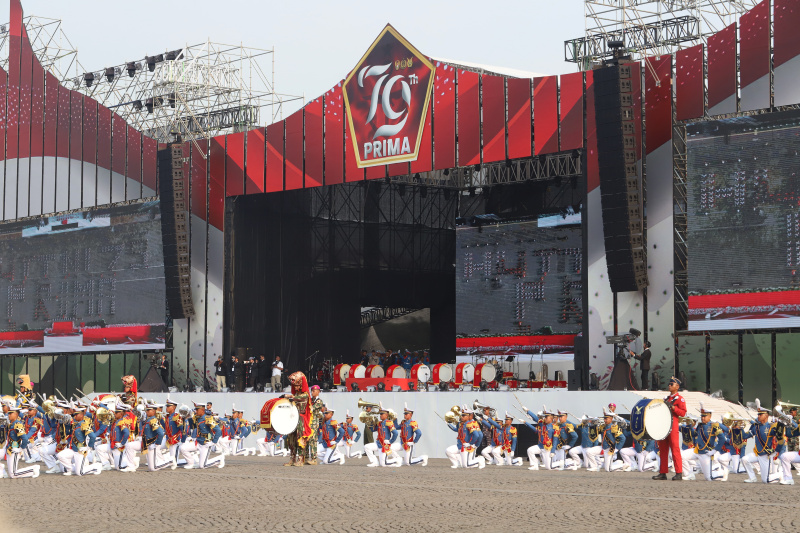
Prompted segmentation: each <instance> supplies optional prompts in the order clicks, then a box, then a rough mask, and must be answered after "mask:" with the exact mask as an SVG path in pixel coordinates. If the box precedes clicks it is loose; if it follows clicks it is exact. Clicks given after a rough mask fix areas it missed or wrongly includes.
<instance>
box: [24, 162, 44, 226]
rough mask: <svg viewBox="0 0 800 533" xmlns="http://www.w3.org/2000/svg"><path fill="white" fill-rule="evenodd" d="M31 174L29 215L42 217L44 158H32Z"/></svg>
mask: <svg viewBox="0 0 800 533" xmlns="http://www.w3.org/2000/svg"><path fill="white" fill-rule="evenodd" d="M30 161H31V162H30V165H31V174H30V186H29V189H28V198H29V201H28V214H29V215H31V216H33V215H41V214H42V167H43V165H44V161H43V158H41V157H32V158H31V160H30Z"/></svg>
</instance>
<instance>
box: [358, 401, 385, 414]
mask: <svg viewBox="0 0 800 533" xmlns="http://www.w3.org/2000/svg"><path fill="white" fill-rule="evenodd" d="M358 406H359V407H360V408H361V409H362V410H363V411H365V412H370V411H372V412H375V413H377V412H378V411H379V410H380V408H381V406H380V405H379V404H377V403H370V402H365V401H364V400H362V399H361V398H359V399H358Z"/></svg>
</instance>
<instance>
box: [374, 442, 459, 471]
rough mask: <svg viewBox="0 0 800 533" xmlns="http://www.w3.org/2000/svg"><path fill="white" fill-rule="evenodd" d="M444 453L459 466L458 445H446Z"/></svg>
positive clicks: (455, 466) (456, 466) (455, 465)
mask: <svg viewBox="0 0 800 533" xmlns="http://www.w3.org/2000/svg"><path fill="white" fill-rule="evenodd" d="M366 448H367V447H366V446H364V449H366ZM444 453H445V455H447V458H448V459H450V462H451V463H452V465H453V468H458V467H459V466H462V465H461V452H459V451H458V446H456V445H455V444H453V445H452V446H448V447H447V448H446V449H445V451H444Z"/></svg>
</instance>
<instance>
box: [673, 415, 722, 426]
mask: <svg viewBox="0 0 800 533" xmlns="http://www.w3.org/2000/svg"><path fill="white" fill-rule="evenodd" d="M679 420H680V422H681V424H686V425H687V426H694V418H692V417H690V416H682V417H680V418H679ZM726 425H727V424H726Z"/></svg>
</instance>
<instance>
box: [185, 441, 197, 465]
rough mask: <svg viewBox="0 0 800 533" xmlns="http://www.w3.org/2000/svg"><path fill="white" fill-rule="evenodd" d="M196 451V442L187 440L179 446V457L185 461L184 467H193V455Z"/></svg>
mask: <svg viewBox="0 0 800 533" xmlns="http://www.w3.org/2000/svg"><path fill="white" fill-rule="evenodd" d="M197 451H198V446H197V441H196V440H194V439H191V440H189V439H187V440H186V442H184V443H182V444H181V456H182V457H183V458H184V459H186V466H188V467H192V466H194V463H195V461H194V453H195V452H197Z"/></svg>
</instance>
